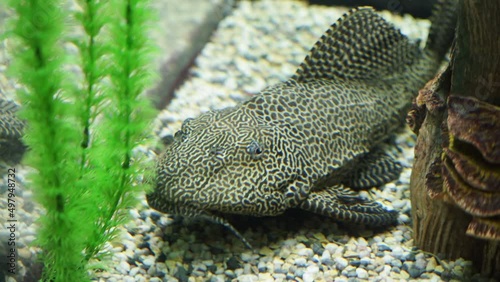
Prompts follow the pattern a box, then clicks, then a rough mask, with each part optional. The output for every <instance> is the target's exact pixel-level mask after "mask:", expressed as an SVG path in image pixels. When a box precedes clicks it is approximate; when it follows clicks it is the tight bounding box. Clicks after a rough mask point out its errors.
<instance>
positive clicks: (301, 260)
mask: <svg viewBox="0 0 500 282" xmlns="http://www.w3.org/2000/svg"><path fill="white" fill-rule="evenodd" d="M294 263H295V265H297V266H301V267H306V266H307V260H306V258H303V257H299V258H297V259H295V261H294Z"/></svg>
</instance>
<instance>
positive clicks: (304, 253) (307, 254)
mask: <svg viewBox="0 0 500 282" xmlns="http://www.w3.org/2000/svg"><path fill="white" fill-rule="evenodd" d="M297 254H298V255H299V256H304V257H311V256H312V255H313V254H314V252H313V250H312V249H310V248H304V249H300V250H298V251H297Z"/></svg>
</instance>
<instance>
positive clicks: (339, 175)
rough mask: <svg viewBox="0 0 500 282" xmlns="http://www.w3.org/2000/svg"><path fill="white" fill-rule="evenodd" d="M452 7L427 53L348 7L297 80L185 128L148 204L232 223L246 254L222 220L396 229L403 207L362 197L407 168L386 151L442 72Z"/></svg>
mask: <svg viewBox="0 0 500 282" xmlns="http://www.w3.org/2000/svg"><path fill="white" fill-rule="evenodd" d="M455 7H456V3H455V1H444V2H441V3H439V4H437V7H436V9H435V11H434V15H433V17H432V27H431V29H430V33H429V38H428V40H427V43H426V47H425V49H424V50H421V49H420V48H419V47H418V45H417V44H414V43H412V42H410V41H409V40H408V38H406V37H405V36H403V35H402V34H401V33H400V32H399V30H397V29H396V28H394V26H393V25H392V24H390V23H388V22H386V21H385V20H384V19H383V18H382V17H380V16H379V15H377V13H376V12H374V11H373V10H372V9H371V8H358V9H354V10H352V11H350V12H349V13H348V14H346V15H344V16H343V17H342V18H341V19H339V20H338V21H337V23H335V24H333V25H332V26H331V27H330V29H328V30H327V31H326V33H325V34H324V35H323V36H322V37H321V38H320V39H319V41H318V42H317V43H316V44H315V45H314V47H313V48H312V50H311V52H310V54H309V55H308V56H307V57H306V58H305V60H304V62H303V63H302V64H301V65H300V66H299V68H298V69H297V71H296V73H295V75H293V76H292V77H291V78H290V79H289V80H288V81H286V82H283V83H280V84H277V85H274V86H271V87H268V88H265V89H264V90H262V91H261V92H260V93H259V94H258V95H256V96H254V97H253V98H251V99H250V100H248V101H246V102H243V103H241V104H239V105H238V106H235V107H231V108H227V109H223V110H219V111H211V112H207V113H204V114H202V115H200V116H199V117H197V118H195V119H187V120H185V121H184V123H183V124H182V127H181V130H180V131H178V132H177V133H176V134H175V136H174V138H173V140H172V142H171V143H170V144H169V145H167V147H166V151H165V153H164V154H163V155H162V156H161V157H160V159H159V162H158V165H157V178H156V189H155V190H154V191H153V192H152V193H151V194H149V195H147V199H148V203H149V205H150V206H151V207H152V208H155V209H157V210H159V211H162V212H165V213H172V214H179V215H184V216H189V217H203V218H206V219H209V220H211V221H214V222H217V223H220V224H223V225H225V226H226V227H227V228H229V229H230V230H231V231H232V232H234V234H236V236H238V237H239V238H240V239H241V240H242V241H243V242H244V243H245V244H246V245H247V246H249V247H250V244H249V243H248V242H247V241H246V240H245V239H244V238H243V237H242V236H241V234H240V233H239V232H238V231H237V230H236V229H235V228H233V227H232V226H231V225H230V224H229V222H227V221H226V220H225V219H224V217H223V215H224V214H228V213H229V214H243V215H252V216H274V215H279V214H281V213H283V212H284V211H285V210H287V209H290V208H299V209H303V210H307V211H311V212H315V213H318V214H322V215H325V216H329V217H332V218H334V219H336V220H338V221H344V222H350V223H355V224H364V225H367V226H387V225H392V224H395V223H397V218H398V212H397V211H394V210H387V209H385V208H383V207H382V206H381V205H380V204H378V203H376V202H373V201H369V200H366V199H362V198H360V197H359V196H358V193H357V191H356V190H359V189H366V188H371V187H374V186H375V187H377V186H380V185H382V184H385V183H387V182H389V181H392V180H394V179H396V178H397V177H398V176H399V173H400V172H401V166H400V164H399V163H397V162H396V161H395V160H394V159H393V158H392V157H391V156H389V155H387V154H386V153H385V152H384V151H383V150H382V148H381V147H382V145H383V144H384V143H386V142H387V138H388V137H389V136H390V135H391V133H393V132H395V131H396V130H397V129H398V128H400V127H401V126H402V124H403V120H404V117H405V115H406V112H407V110H408V108H409V106H410V104H411V100H412V97H414V96H415V95H416V94H417V92H418V90H419V88H421V87H422V86H424V84H425V82H426V81H428V80H429V79H431V78H432V77H433V76H434V75H435V73H436V72H437V70H438V68H439V66H440V63H441V62H442V60H443V58H444V55H445V53H446V52H447V50H448V49H449V46H450V43H451V41H452V38H453V33H454V29H453V27H454V26H455V21H456V19H455Z"/></svg>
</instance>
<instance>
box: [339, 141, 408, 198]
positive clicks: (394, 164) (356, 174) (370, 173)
mask: <svg viewBox="0 0 500 282" xmlns="http://www.w3.org/2000/svg"><path fill="white" fill-rule="evenodd" d="M402 170H403V167H402V166H401V164H400V163H399V162H398V161H397V160H395V159H394V157H392V156H389V155H388V154H387V153H386V152H384V150H383V149H382V148H376V149H374V150H372V151H371V152H369V153H368V154H366V155H365V156H363V157H362V158H361V159H360V160H359V162H358V163H357V164H356V166H355V167H354V169H353V170H352V171H351V172H350V173H349V174H348V175H347V177H346V180H345V181H342V183H343V184H345V185H346V186H348V187H351V188H352V189H355V190H360V189H368V188H372V187H379V186H382V185H384V184H385V183H387V182H391V181H393V180H395V179H397V178H398V177H399V174H400V173H401V171H402Z"/></svg>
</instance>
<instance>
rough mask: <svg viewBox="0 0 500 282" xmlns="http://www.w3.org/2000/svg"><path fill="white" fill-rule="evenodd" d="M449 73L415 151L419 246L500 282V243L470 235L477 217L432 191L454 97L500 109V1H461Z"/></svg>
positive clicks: (415, 225)
mask: <svg viewBox="0 0 500 282" xmlns="http://www.w3.org/2000/svg"><path fill="white" fill-rule="evenodd" d="M447 71H448V73H447V74H445V75H444V78H443V80H444V82H443V84H444V85H445V87H444V88H445V89H444V90H442V91H441V92H439V93H437V94H436V97H437V98H439V99H441V101H442V102H443V104H442V106H443V107H441V108H439V107H438V109H435V110H434V111H430V110H429V108H427V110H426V115H425V119H424V121H423V123H422V126H421V127H420V130H419V132H418V138H417V145H416V148H415V164H414V167H413V172H412V176H411V184H410V189H411V202H412V208H413V214H412V219H413V228H414V237H415V243H416V245H417V247H419V248H420V249H422V250H424V251H427V252H431V253H434V254H438V255H441V256H443V257H445V258H448V259H457V258H459V257H462V258H464V259H467V260H472V261H473V263H474V265H475V266H476V267H477V269H478V270H480V271H481V272H482V273H483V274H484V275H487V276H490V277H495V278H497V279H500V277H499V276H500V241H492V240H483V239H477V238H474V237H471V236H468V235H466V229H467V226H468V225H469V223H470V222H471V219H472V216H471V215H469V214H468V213H466V212H465V211H463V210H462V209H460V208H458V207H457V206H456V205H455V204H453V203H452V202H450V201H445V199H446V195H445V196H444V197H439V196H438V197H434V198H432V197H430V196H429V195H430V194H429V189H428V188H429V187H428V186H429V185H431V186H435V187H438V188H439V189H441V190H443V188H442V187H443V180H442V176H441V175H440V168H441V165H442V164H440V163H439V160H441V159H442V156H443V149H442V146H443V145H442V144H443V143H446V142H447V140H443V139H446V138H447V137H446V132H443V121H446V118H447V112H446V108H445V106H444V105H445V104H446V99H447V97H448V95H450V94H452V95H460V96H466V97H474V98H477V99H479V100H481V101H484V102H487V103H490V104H492V105H495V106H500V1H477V0H461V1H460V9H459V16H458V23H457V32H456V42H455V46H454V48H453V50H452V61H451V63H450V66H448V70H447ZM439 99H438V100H439ZM499 118H500V117H499ZM499 142H500V141H499ZM498 144H499V143H497V145H498ZM433 179H434V180H433ZM433 181H434V182H433ZM426 186H427V187H426ZM443 194H445V193H443Z"/></svg>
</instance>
